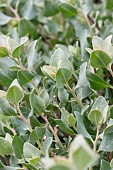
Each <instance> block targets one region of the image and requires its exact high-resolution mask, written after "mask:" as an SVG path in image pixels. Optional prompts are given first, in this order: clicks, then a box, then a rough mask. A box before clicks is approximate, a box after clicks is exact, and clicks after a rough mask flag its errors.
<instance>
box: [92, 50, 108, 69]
mask: <svg viewBox="0 0 113 170" xmlns="http://www.w3.org/2000/svg"><path fill="white" fill-rule="evenodd" d="M110 62H111V58H110V56H109V55H108V54H107V53H105V52H103V51H101V50H96V51H93V52H92V53H91V55H90V63H91V65H92V67H94V68H101V67H104V68H107V66H108V64H109V63H110Z"/></svg>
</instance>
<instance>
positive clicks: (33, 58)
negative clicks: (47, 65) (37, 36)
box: [27, 40, 38, 69]
mask: <svg viewBox="0 0 113 170" xmlns="http://www.w3.org/2000/svg"><path fill="white" fill-rule="evenodd" d="M37 42H38V41H37V40H35V41H33V42H32V43H31V44H30V45H29V47H28V49H27V59H28V68H29V69H31V68H32V67H33V65H34V64H35V63H36V62H37V57H38V54H37V52H36V44H37Z"/></svg>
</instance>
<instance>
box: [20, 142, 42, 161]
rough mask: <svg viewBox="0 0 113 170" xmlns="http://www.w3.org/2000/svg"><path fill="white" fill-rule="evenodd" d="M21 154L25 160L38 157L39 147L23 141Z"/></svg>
mask: <svg viewBox="0 0 113 170" xmlns="http://www.w3.org/2000/svg"><path fill="white" fill-rule="evenodd" d="M23 154H24V158H25V160H26V161H27V162H30V161H32V160H33V159H35V158H40V151H39V149H38V148H36V147H35V146H33V145H32V144H30V143H28V142H25V143H24V148H23ZM38 161H39V160H38Z"/></svg>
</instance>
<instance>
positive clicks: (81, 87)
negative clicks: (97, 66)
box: [76, 62, 91, 100]
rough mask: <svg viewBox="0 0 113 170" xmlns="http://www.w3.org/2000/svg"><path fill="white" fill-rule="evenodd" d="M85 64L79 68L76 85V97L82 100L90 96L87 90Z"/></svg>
mask: <svg viewBox="0 0 113 170" xmlns="http://www.w3.org/2000/svg"><path fill="white" fill-rule="evenodd" d="M86 67H87V62H85V63H83V64H82V65H81V66H80V73H79V79H78V82H77V85H76V93H77V96H79V98H80V99H81V100H82V99H84V98H86V97H87V96H89V95H90V93H91V89H90V88H89V84H88V80H87V77H86Z"/></svg>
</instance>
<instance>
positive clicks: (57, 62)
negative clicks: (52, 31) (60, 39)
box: [50, 48, 72, 70]
mask: <svg viewBox="0 0 113 170" xmlns="http://www.w3.org/2000/svg"><path fill="white" fill-rule="evenodd" d="M50 65H51V66H53V67H57V68H58V69H59V68H65V69H68V70H72V65H71V62H70V61H69V59H68V58H67V57H66V56H65V54H64V52H63V51H62V50H61V49H60V48H58V49H56V50H55V52H54V54H53V55H52V56H51V59H50Z"/></svg>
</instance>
